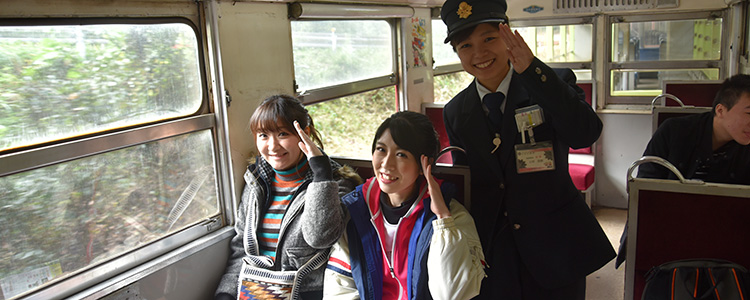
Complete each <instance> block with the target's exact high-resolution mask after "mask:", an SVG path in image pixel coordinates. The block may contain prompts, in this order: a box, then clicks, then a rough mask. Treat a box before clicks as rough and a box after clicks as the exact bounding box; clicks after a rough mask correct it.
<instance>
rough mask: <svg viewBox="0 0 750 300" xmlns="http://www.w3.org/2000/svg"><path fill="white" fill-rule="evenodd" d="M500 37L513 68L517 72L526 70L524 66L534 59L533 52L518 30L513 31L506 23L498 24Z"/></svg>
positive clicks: (526, 66)
mask: <svg viewBox="0 0 750 300" xmlns="http://www.w3.org/2000/svg"><path fill="white" fill-rule="evenodd" d="M500 38H502V40H503V41H504V42H505V46H506V47H508V50H507V51H508V59H510V62H511V63H512V64H513V70H515V71H516V73H519V74H520V73H523V71H526V68H528V67H529V66H530V65H531V62H532V61H534V53H533V52H531V48H529V45H527V44H526V42H525V41H524V40H523V37H521V34H520V33H518V30H516V31H515V33H514V32H512V31H511V30H510V27H508V25H507V24H500Z"/></svg>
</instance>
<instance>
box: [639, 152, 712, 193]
mask: <svg viewBox="0 0 750 300" xmlns="http://www.w3.org/2000/svg"><path fill="white" fill-rule="evenodd" d="M645 163H657V164H660V165H662V166H664V167H665V168H667V169H669V170H670V171H672V173H674V174H675V175H677V178H678V179H680V183H685V184H703V183H704V182H703V180H700V179H685V177H684V176H682V173H681V172H680V170H678V169H677V167H675V166H674V165H673V164H672V163H670V162H669V161H668V160H666V159H663V158H661V157H658V156H648V155H647V156H644V157H641V158H640V159H638V160H636V161H634V162H633V164H632V165H630V168H628V181H627V185H628V186H626V187H625V189H626V190H627V191H629V190H630V187H629V185H630V182H631V181H632V180H633V170H634V169H635V167H637V166H640V165H642V164H645Z"/></svg>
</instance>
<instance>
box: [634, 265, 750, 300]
mask: <svg viewBox="0 0 750 300" xmlns="http://www.w3.org/2000/svg"><path fill="white" fill-rule="evenodd" d="M748 278H750V274H748V271H747V269H745V268H744V267H743V266H741V265H738V264H736V263H733V262H730V261H726V260H718V259H687V260H677V261H671V262H667V263H664V264H661V265H659V266H656V267H653V268H651V270H649V271H648V273H646V286H645V287H644V289H643V295H642V297H641V299H642V300H665V299H670V300H672V299H673V300H698V299H700V300H708V299H716V300H719V299H721V300H745V299H749V300H750V298H748V290H747V289H748Z"/></svg>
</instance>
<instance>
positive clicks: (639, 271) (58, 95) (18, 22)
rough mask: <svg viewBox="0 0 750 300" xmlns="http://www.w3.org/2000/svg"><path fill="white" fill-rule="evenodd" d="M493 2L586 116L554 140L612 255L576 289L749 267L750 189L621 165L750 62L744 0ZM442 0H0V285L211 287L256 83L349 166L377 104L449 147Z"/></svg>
mask: <svg viewBox="0 0 750 300" xmlns="http://www.w3.org/2000/svg"><path fill="white" fill-rule="evenodd" d="M507 2H508V11H507V13H508V15H509V16H510V26H511V27H512V28H514V29H517V30H518V31H519V32H520V33H521V35H522V36H523V37H524V39H525V40H526V42H527V44H528V45H529V46H530V48H531V49H532V51H533V52H534V54H535V55H536V56H537V57H538V58H540V59H541V60H543V61H545V62H546V63H547V64H548V65H550V66H552V67H560V68H570V69H573V71H574V72H575V74H576V76H577V78H578V81H577V83H578V85H579V87H581V88H582V89H583V90H584V91H585V92H586V102H587V103H588V104H590V105H591V107H592V109H594V110H595V111H596V113H597V115H598V116H599V117H600V119H601V120H602V122H603V124H604V129H603V131H602V133H601V136H600V138H599V139H598V140H597V141H596V142H595V143H594V144H592V145H591V146H590V147H586V148H582V149H572V148H571V149H569V151H570V154H569V162H570V163H569V172H570V175H571V179H572V181H573V183H574V184H575V186H576V187H577V188H578V189H579V190H580V191H581V193H582V196H583V199H584V200H585V201H586V203H587V204H588V205H589V207H590V208H591V209H592V211H593V212H594V215H595V216H596V217H597V219H598V220H599V223H600V224H601V225H602V227H603V228H604V230H605V232H606V233H607V235H608V237H609V239H610V241H611V243H612V245H613V247H614V248H615V249H618V248H619V246H620V236H621V234H622V233H623V230H625V223H626V222H627V223H628V224H630V225H629V227H628V228H627V231H628V236H629V240H630V241H631V242H629V243H628V245H627V247H628V248H627V249H628V259H627V260H626V263H625V264H624V265H623V266H620V267H619V268H615V267H614V261H611V262H609V263H608V264H607V265H605V266H604V267H602V268H601V269H600V270H598V271H597V272H595V273H593V274H591V275H589V276H588V277H587V299H589V300H600V299H601V300H605V299H606V300H610V299H615V300H620V299H628V300H630V299H640V293H641V292H642V290H643V286H644V274H645V273H646V272H647V271H648V269H649V268H650V267H652V266H655V265H658V264H660V263H662V262H665V261H671V260H677V259H684V258H691V257H717V258H722V259H727V260H732V261H734V262H736V263H739V264H742V265H744V266H746V267H749V268H750V261H749V260H748V256H747V255H746V253H748V252H750V244H748V239H746V238H744V233H745V232H747V231H749V230H750V226H749V225H748V224H749V223H748V221H747V220H746V218H745V217H744V214H743V212H746V211H747V210H746V209H748V208H749V207H748V205H750V202H749V201H748V200H749V199H748V198H750V190H749V189H750V188H748V187H747V186H741V185H728V184H713V183H705V182H694V181H690V180H683V181H680V180H657V179H641V178H634V177H633V173H634V170H635V169H637V166H638V165H639V164H642V163H655V162H653V161H644V160H643V159H641V156H642V153H643V150H644V149H645V147H646V144H647V143H648V141H649V139H650V138H651V135H652V134H653V132H654V131H655V130H656V128H657V127H658V126H659V124H661V123H662V122H663V121H664V120H665V119H667V118H670V117H675V116H681V115H686V114H694V113H703V112H707V111H710V110H711V105H712V101H713V97H714V95H715V93H716V90H717V89H718V86H719V85H720V83H721V82H722V81H723V80H724V79H725V78H728V77H729V76H731V75H733V74H738V73H750V67H749V66H748V58H749V57H750V56H749V55H748V52H747V48H748V47H747V43H748V40H750V39H748V37H750V33H749V32H748V12H750V11H749V6H748V1H746V0H711V1H704V0H621V1H604V0H601V1H593V0H570V1H559V0H507ZM442 3H443V1H442V0H352V1H345V2H339V1H317V0H313V1H304V2H297V1H288V0H272V1H260V0H235V1H225V0H137V1H129V0H128V1H125V0H123V1H118V0H108V1H100V0H34V1H28V0H4V1H3V9H2V10H0V62H1V63H0V68H2V69H3V71H2V72H0V186H1V187H2V188H0V221H2V223H3V224H6V225H3V226H2V228H0V300H5V299H154V300H158V299H213V294H214V291H215V289H216V286H217V284H218V282H219V279H220V277H221V275H222V274H223V271H224V267H225V264H226V261H227V257H228V254H229V242H230V239H231V238H232V237H233V236H234V233H235V231H234V228H233V224H234V223H235V217H236V213H235V210H236V208H237V205H238V201H239V199H240V195H241V192H242V188H243V186H244V179H243V174H244V172H245V170H246V168H247V165H248V161H250V160H251V159H252V158H253V157H255V156H256V155H258V153H257V150H256V148H255V141H254V138H253V135H252V133H251V131H250V129H249V126H248V124H247V123H248V118H249V116H250V115H251V114H252V113H253V111H254V110H255V108H256V107H257V106H258V105H259V103H260V101H261V100H262V99H264V98H266V97H267V96H270V95H273V94H289V95H295V96H297V97H298V98H300V99H301V100H302V102H303V103H304V104H305V105H306V107H307V108H308V110H309V111H310V114H311V115H312V116H313V117H314V118H315V122H316V127H318V128H319V130H321V132H323V133H324V144H325V146H326V147H325V151H326V152H327V153H328V154H329V155H330V156H331V157H332V158H333V159H334V160H337V161H339V162H341V163H344V164H348V165H351V166H353V167H355V168H356V169H357V171H358V172H359V174H360V175H361V176H362V177H363V178H366V177H370V176H372V170H371V164H370V158H371V156H370V155H371V153H369V151H370V149H369V148H370V145H371V142H372V141H371V136H372V133H373V131H374V129H375V128H376V127H377V124H379V123H380V122H381V121H382V120H383V119H384V118H386V117H387V116H388V115H390V114H392V113H394V112H396V111H401V110H411V111H417V112H422V113H424V114H426V115H427V116H429V117H430V118H431V120H432V121H433V124H434V125H435V127H436V130H437V131H438V132H439V133H440V138H441V140H440V141H441V144H442V146H443V147H447V146H449V143H448V140H447V137H446V135H445V134H444V132H445V130H444V128H443V126H444V125H443V121H442V108H443V106H444V105H445V103H447V102H448V101H449V100H450V99H451V97H452V96H454V95H455V94H457V93H458V92H460V91H461V90H462V89H463V88H464V87H465V86H467V85H468V84H469V83H470V82H471V80H473V78H472V77H471V75H469V74H468V73H466V72H463V69H462V67H461V65H460V62H459V61H458V58H457V56H456V54H455V53H454V52H453V51H452V49H451V47H450V45H446V44H444V43H443V39H444V37H445V34H446V33H445V31H446V28H445V25H444V24H443V23H442V21H441V20H440V14H439V8H440V6H441V5H442ZM454 151H455V150H454ZM435 173H436V174H437V175H438V176H439V177H441V178H443V179H445V180H449V181H451V182H454V183H455V184H456V185H457V186H459V188H460V191H461V193H460V198H461V199H459V200H460V201H462V202H463V203H464V204H465V205H467V206H470V205H471V197H472V194H471V191H470V189H469V188H468V186H469V184H468V183H469V182H470V180H471V178H470V176H469V172H468V169H467V168H466V167H464V166H457V165H456V166H454V165H453V164H452V161H451V160H450V155H444V156H441V157H440V159H439V160H438V165H437V168H436V170H435ZM676 208H678V209H676ZM696 216H701V217H700V218H698V217H696ZM698 219H699V220H701V221H700V222H693V221H695V220H698ZM686 220H690V222H687V221H686ZM688 224H689V225H688ZM717 232H719V233H721V234H716V233H717ZM695 245H721V246H720V247H708V246H704V247H695ZM580 255H586V254H585V253H581V254H580Z"/></svg>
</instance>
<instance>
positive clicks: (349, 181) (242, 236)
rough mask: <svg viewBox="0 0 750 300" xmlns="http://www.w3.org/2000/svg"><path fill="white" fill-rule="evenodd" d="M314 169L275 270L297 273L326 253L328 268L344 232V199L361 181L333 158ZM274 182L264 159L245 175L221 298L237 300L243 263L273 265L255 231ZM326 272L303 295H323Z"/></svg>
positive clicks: (307, 282)
mask: <svg viewBox="0 0 750 300" xmlns="http://www.w3.org/2000/svg"><path fill="white" fill-rule="evenodd" d="M309 163H310V170H309V171H308V172H307V174H306V175H305V179H304V183H303V184H302V185H301V186H300V187H299V188H298V189H297V192H296V193H295V196H294V199H293V200H292V202H291V203H290V205H289V207H288V208H287V211H286V213H285V214H284V217H283V219H282V222H281V230H280V236H279V244H278V247H277V250H276V251H277V252H276V260H275V261H274V262H273V266H272V267H271V268H270V269H271V270H275V271H279V270H281V271H295V270H298V269H299V268H300V267H301V266H303V265H304V264H305V263H306V262H308V260H310V259H311V258H313V257H314V256H315V254H316V253H319V252H324V253H323V255H325V261H326V262H327V254H328V251H329V249H330V247H331V246H332V245H333V244H334V243H335V242H336V241H337V240H338V239H339V237H341V235H342V233H343V231H344V228H345V227H344V226H345V223H344V222H345V219H346V218H347V216H346V208H345V207H344V206H343V204H342V203H341V197H343V196H344V195H346V194H347V193H349V192H351V191H352V190H354V188H355V187H356V185H357V184H359V183H360V182H361V179H360V178H359V176H357V175H356V173H354V172H353V171H352V170H351V168H350V167H342V166H341V165H340V164H338V163H337V162H335V161H332V160H330V159H329V158H328V156H317V157H313V158H311V159H310V162H309ZM273 176H274V170H273V168H272V167H271V166H270V165H269V164H268V162H266V161H265V160H264V159H263V158H262V157H259V158H258V159H257V162H256V163H255V164H251V165H250V166H248V169H247V170H246V171H245V175H244V179H245V188H244V190H243V191H242V198H241V202H240V205H239V207H238V208H237V216H236V219H235V220H236V222H235V226H234V229H235V232H236V234H235V236H234V237H233V238H232V241H231V243H230V250H231V253H230V256H229V260H228V262H227V267H226V270H225V272H224V275H223V276H222V278H221V281H220V283H219V286H218V288H217V290H216V294H217V295H218V294H222V293H225V294H229V295H231V296H232V297H233V298H234V299H237V288H238V285H239V273H240V271H241V268H242V261H243V258H249V259H265V260H268V258H266V257H262V256H259V255H258V254H259V251H258V242H257V233H256V232H255V231H256V230H257V229H258V228H260V226H261V224H260V222H261V221H262V216H263V213H264V212H265V210H266V209H267V207H268V205H269V202H270V201H271V200H270V199H271V195H269V193H268V191H269V190H270V183H271V179H272V178H273ZM248 223H250V224H248ZM324 270H325V263H323V264H321V266H320V267H318V268H316V269H314V270H312V271H311V272H310V273H308V274H307V275H305V276H304V277H303V278H302V280H301V285H300V289H299V291H300V292H307V291H316V290H322V289H323V271H324Z"/></svg>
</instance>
